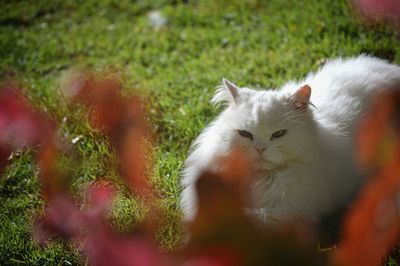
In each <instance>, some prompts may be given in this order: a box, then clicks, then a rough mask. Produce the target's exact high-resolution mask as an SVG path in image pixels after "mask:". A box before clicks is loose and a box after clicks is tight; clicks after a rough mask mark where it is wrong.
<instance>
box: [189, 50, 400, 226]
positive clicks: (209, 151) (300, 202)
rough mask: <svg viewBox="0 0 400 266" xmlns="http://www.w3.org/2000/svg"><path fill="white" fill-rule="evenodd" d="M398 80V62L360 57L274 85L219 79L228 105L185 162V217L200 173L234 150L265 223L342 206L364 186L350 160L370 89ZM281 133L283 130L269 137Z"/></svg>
mask: <svg viewBox="0 0 400 266" xmlns="http://www.w3.org/2000/svg"><path fill="white" fill-rule="evenodd" d="M306 84H308V85H309V87H311V96H310V90H309V89H310V88H309V87H307V86H306V87H304V85H306ZM399 84H400V67H398V66H395V65H392V64H389V63H387V62H386V61H383V60H380V59H377V58H373V57H369V56H365V55H362V56H359V57H355V58H349V59H335V60H332V61H329V62H328V63H326V64H325V65H324V66H323V67H322V68H321V69H320V70H319V71H317V72H316V73H315V74H314V73H312V74H309V75H308V76H307V77H306V78H305V79H304V80H302V81H301V82H289V83H287V84H286V85H284V86H283V87H282V88H281V89H279V90H263V91H256V90H252V89H249V88H239V87H237V86H236V85H234V84H233V83H230V82H229V81H227V80H223V84H222V85H221V86H220V87H219V88H218V90H217V92H216V95H215V96H214V98H213V99H212V102H213V103H214V104H217V105H225V106H226V108H225V110H224V111H223V112H222V113H221V114H220V115H219V116H218V117H217V118H216V119H215V120H214V121H213V122H212V123H211V124H210V125H209V126H208V127H207V128H205V129H204V131H203V132H202V133H201V134H200V135H199V136H198V138H197V139H196V140H195V141H194V143H193V145H192V148H191V152H190V155H189V157H188V158H187V160H186V163H185V168H184V171H183V178H182V185H183V193H182V198H181V206H182V208H183V211H184V215H185V219H186V220H190V219H192V217H193V216H194V214H195V212H196V207H197V199H196V193H195V188H194V186H195V182H196V180H197V178H198V177H199V174H200V173H201V172H202V171H204V170H205V169H208V170H209V169H217V168H218V165H216V164H217V161H218V160H216V159H217V158H218V157H220V156H221V155H225V154H227V153H229V152H230V151H232V150H233V149H239V150H240V151H242V152H243V153H244V154H245V155H246V157H247V158H248V159H249V161H250V162H251V167H252V170H253V171H254V176H255V177H256V178H255V181H254V184H253V185H252V190H253V191H252V192H251V193H250V194H251V199H252V202H253V210H254V211H259V212H261V213H262V214H263V218H264V219H265V220H266V221H267V222H268V221H281V222H285V221H289V220H292V219H303V220H306V221H309V222H310V221H311V222H312V221H317V220H318V219H319V218H320V217H321V215H323V214H326V213H329V212H331V211H333V210H334V209H335V208H337V207H338V206H340V205H343V204H346V203H347V202H348V200H349V199H350V198H351V197H352V196H354V194H355V193H356V191H357V189H358V188H359V186H360V185H361V183H362V175H361V174H360V172H359V171H358V170H357V167H356V165H355V164H356V163H355V160H354V158H353V146H354V138H353V135H354V132H355V130H356V127H357V122H358V121H359V120H360V118H361V117H362V115H363V112H364V111H365V109H366V106H367V105H368V101H369V99H370V98H371V97H373V95H374V94H375V93H377V92H378V91H380V90H385V89H390V88H394V87H395V86H399ZM238 130H245V131H247V132H249V133H251V135H252V138H250V137H249V136H247V137H244V136H242V135H241V134H238ZM279 130H286V134H284V135H283V136H281V137H278V138H272V139H271V136H272V134H273V133H274V132H277V131H279Z"/></svg>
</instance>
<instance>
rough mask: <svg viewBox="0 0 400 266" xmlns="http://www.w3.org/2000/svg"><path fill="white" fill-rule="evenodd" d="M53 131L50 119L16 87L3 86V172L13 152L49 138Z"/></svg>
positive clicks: (0, 115)
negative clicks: (35, 107)
mask: <svg viewBox="0 0 400 266" xmlns="http://www.w3.org/2000/svg"><path fill="white" fill-rule="evenodd" d="M52 132H53V125H52V122H51V121H50V119H47V118H45V117H44V116H43V115H41V114H40V113H39V112H38V111H37V110H36V109H34V108H33V107H32V106H31V105H30V104H29V103H28V102H27V100H26V99H25V97H24V96H23V95H22V93H21V91H20V89H19V88H18V87H17V86H15V85H13V84H2V85H1V86H0V160H1V161H0V167H1V168H0V169H3V168H4V166H6V165H7V159H8V158H9V156H10V155H11V153H12V151H15V150H19V149H22V148H24V147H27V146H32V145H36V144H39V143H41V142H43V141H44V140H46V139H48V138H49V137H50V136H51V134H52Z"/></svg>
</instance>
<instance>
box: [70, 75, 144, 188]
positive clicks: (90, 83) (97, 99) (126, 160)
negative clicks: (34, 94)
mask: <svg viewBox="0 0 400 266" xmlns="http://www.w3.org/2000/svg"><path fill="white" fill-rule="evenodd" d="M71 78H72V79H71V80H70V81H69V82H67V83H66V84H65V86H64V88H63V89H64V91H65V92H66V93H65V94H66V95H72V96H73V97H72V99H73V100H76V101H78V102H80V103H82V104H84V105H85V106H86V107H87V109H88V113H89V120H90V122H91V125H92V126H93V127H94V128H97V129H100V130H102V131H103V132H104V133H105V134H106V135H107V136H108V137H109V139H110V141H111V143H112V144H113V146H114V147H115V148H116V150H117V154H118V156H119V161H120V163H119V168H120V173H121V176H122V177H123V178H124V179H125V181H126V182H127V184H128V186H129V188H130V189H131V190H132V191H133V192H135V193H139V194H141V195H142V196H143V195H145V194H148V193H149V192H150V191H151V190H150V188H149V184H148V182H147V180H146V177H147V176H148V170H149V169H150V167H149V165H151V153H150V150H151V149H150V148H151V137H150V133H149V129H148V127H147V125H146V123H145V113H144V112H143V109H142V107H141V104H140V100H139V98H138V97H134V96H130V97H123V96H122V95H121V89H122V84H121V83H120V81H119V80H118V78H117V77H116V76H115V75H110V74H106V73H103V76H102V77H98V76H95V75H94V74H92V73H88V72H87V73H83V74H78V75H75V76H71Z"/></svg>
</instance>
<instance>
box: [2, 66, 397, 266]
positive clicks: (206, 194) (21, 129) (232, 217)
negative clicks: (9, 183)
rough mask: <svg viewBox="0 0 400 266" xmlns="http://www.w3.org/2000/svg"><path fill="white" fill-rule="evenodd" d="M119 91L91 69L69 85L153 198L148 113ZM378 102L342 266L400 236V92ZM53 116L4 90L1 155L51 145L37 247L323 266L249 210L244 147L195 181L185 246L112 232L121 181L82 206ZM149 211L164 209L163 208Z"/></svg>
mask: <svg viewBox="0 0 400 266" xmlns="http://www.w3.org/2000/svg"><path fill="white" fill-rule="evenodd" d="M121 87H122V85H121V83H120V82H119V81H118V79H116V78H115V77H114V76H110V75H106V76H105V77H96V76H95V75H94V74H91V73H84V74H79V75H76V76H74V77H73V78H72V79H71V80H70V82H69V83H68V85H67V86H66V88H65V89H66V95H69V96H70V97H71V99H74V100H76V101H78V102H79V103H81V104H83V105H85V106H86V108H87V110H88V115H89V120H90V122H91V124H92V126H93V127H95V128H96V129H98V130H101V131H102V132H104V134H105V135H106V136H108V138H109V140H110V143H111V144H112V145H113V147H114V148H115V152H116V154H117V155H118V158H119V164H118V166H116V167H118V169H119V170H120V173H121V176H122V177H123V178H124V180H125V182H126V183H127V185H128V186H129V187H130V189H131V191H132V192H135V193H139V195H141V196H147V194H150V197H145V199H146V200H149V199H153V197H155V196H154V194H155V193H153V191H152V188H151V186H150V185H149V183H148V181H147V179H146V178H147V176H148V174H149V170H148V169H149V168H150V166H151V160H149V159H151V156H150V153H149V151H150V149H151V137H150V134H149V130H148V128H147V126H146V123H145V120H146V119H145V115H144V111H143V109H142V106H141V104H140V101H139V99H138V98H137V97H123V96H122V95H121ZM377 98H378V99H379V100H378V101H376V102H375V104H374V105H373V107H372V109H371V111H370V112H369V114H368V116H367V117H366V119H365V121H364V122H363V125H362V127H361V128H360V131H359V132H360V133H359V136H358V140H359V145H358V147H359V150H358V154H359V159H360V162H361V164H362V165H363V166H364V168H365V169H368V170H370V171H371V172H372V173H373V176H374V177H373V178H371V180H370V182H369V184H368V185H367V186H366V187H365V189H364V190H363V191H362V193H361V195H360V198H359V200H358V201H357V202H356V204H355V205H354V207H353V209H352V211H351V212H350V213H349V214H348V217H347V219H346V223H345V230H344V234H343V238H342V240H341V242H340V244H339V248H338V252H337V253H335V254H334V259H333V261H334V263H337V264H339V265H343V266H346V265H349V266H350V265H351V266H357V265H363V266H364V265H377V264H379V262H380V261H381V257H382V255H384V254H385V252H387V251H388V250H389V249H390V247H391V246H392V245H393V244H394V243H395V241H396V240H398V237H399V235H400V206H399V203H398V202H399V195H400V179H399V178H398V177H399V175H400V164H399V163H398V162H399V161H400V109H399V108H400V92H399V91H397V92H396V91H392V92H390V93H388V94H384V95H381V96H379V97H377ZM48 121H49V120H48V119H45V118H43V117H42V116H39V115H38V113H37V112H36V111H35V110H34V109H33V108H32V107H30V105H29V104H27V103H26V100H25V98H24V97H23V96H22V95H21V94H20V93H19V92H17V90H15V89H14V87H6V88H3V89H2V90H0V147H1V148H0V159H5V158H7V157H8V156H9V155H10V153H11V152H12V151H13V150H15V149H19V148H22V147H24V146H29V145H34V144H37V143H40V142H44V144H43V145H42V146H41V152H40V156H39V169H40V175H39V177H40V181H41V184H42V188H43V195H44V198H45V200H46V204H45V209H44V214H43V216H41V217H40V218H38V219H37V222H36V226H35V233H36V236H37V238H38V239H39V241H40V243H45V242H46V241H48V240H49V239H51V238H53V237H54V236H60V237H62V238H63V239H64V240H67V241H70V242H72V243H74V244H75V245H76V246H77V247H79V249H80V251H81V252H82V254H83V256H84V257H85V258H86V259H87V260H88V263H89V264H90V265H192V266H197V265H215V266H217V265H218V266H219V265H221V266H222V265H318V261H317V260H316V258H315V257H316V253H314V252H313V251H312V249H311V248H310V247H309V246H308V242H307V241H304V239H305V238H304V235H308V231H307V230H304V229H302V231H301V232H300V234H293V232H296V229H298V228H299V227H294V230H292V231H290V230H288V231H287V232H286V233H283V232H273V231H268V230H265V228H263V227H262V226H260V225H259V224H257V223H256V222H255V221H254V220H252V219H250V218H249V216H248V215H247V214H246V213H245V211H244V209H245V208H246V205H247V202H246V200H245V199H246V197H245V196H244V195H247V194H248V193H249V192H248V186H249V183H250V181H251V180H250V175H251V174H250V171H249V168H248V164H247V163H246V160H245V158H243V157H242V156H241V155H240V153H233V154H231V156H229V157H227V158H221V160H223V162H222V164H224V167H223V168H222V170H221V171H220V172H218V173H214V172H213V173H211V172H210V173H204V174H203V176H202V177H201V178H200V179H199V180H198V183H197V184H196V189H197V193H198V199H199V205H198V206H199V209H198V213H197V215H196V217H195V219H194V220H193V222H192V223H191V224H190V225H188V235H189V236H190V239H188V241H187V243H186V245H185V247H184V248H183V249H182V250H180V251H178V252H174V253H170V254H167V253H164V252H162V251H160V250H159V249H158V248H157V247H156V246H155V245H154V244H153V243H152V241H151V240H150V239H151V236H150V234H151V233H150V231H149V230H145V231H142V232H139V231H136V232H134V234H132V235H119V234H117V233H115V232H114V231H113V230H112V228H111V226H110V225H109V223H108V222H107V216H108V213H109V211H110V208H111V207H112V201H113V199H114V195H115V193H116V187H115V186H114V185H113V184H112V183H110V182H107V181H96V182H94V183H92V184H91V185H90V187H89V188H88V189H87V191H86V196H85V199H86V200H85V202H84V203H82V202H81V203H79V204H78V203H77V202H76V200H74V199H73V198H72V196H71V195H70V194H69V193H68V189H67V188H66V186H65V184H64V182H63V179H62V178H61V174H60V173H59V170H58V168H57V156H58V154H59V150H58V148H57V146H56V145H55V136H54V135H55V134H54V133H53V132H54V130H51V126H49V125H50V123H49V122H48ZM149 157H150V158H149ZM0 163H2V164H4V160H2V161H0ZM149 206H154V204H153V205H150V204H149ZM151 208H155V207H151ZM150 213H152V214H153V215H157V214H159V212H157V210H156V209H151V212H150ZM150 218H151V219H153V220H154V219H155V218H154V217H149V220H150ZM147 224H151V223H150V222H147ZM151 228H153V227H151ZM289 229H293V228H289ZM299 236H300V237H299Z"/></svg>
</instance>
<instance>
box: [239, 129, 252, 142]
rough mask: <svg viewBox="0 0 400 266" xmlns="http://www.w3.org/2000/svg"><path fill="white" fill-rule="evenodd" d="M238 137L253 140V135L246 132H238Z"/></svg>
mask: <svg viewBox="0 0 400 266" xmlns="http://www.w3.org/2000/svg"><path fill="white" fill-rule="evenodd" d="M238 133H239V135H240V136H242V137H245V138H248V139H251V140H253V134H251V133H250V132H248V131H246V130H238Z"/></svg>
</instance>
